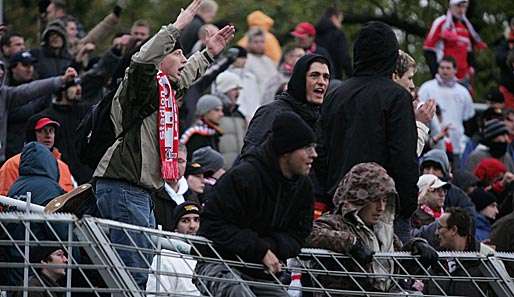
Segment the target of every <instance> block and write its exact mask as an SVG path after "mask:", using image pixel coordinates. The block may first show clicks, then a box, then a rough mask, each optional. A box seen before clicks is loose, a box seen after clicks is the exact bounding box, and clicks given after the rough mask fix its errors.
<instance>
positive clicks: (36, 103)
mask: <svg viewBox="0 0 514 297" xmlns="http://www.w3.org/2000/svg"><path fill="white" fill-rule="evenodd" d="M51 103H52V97H51V96H42V97H39V98H35V99H34V100H32V101H30V102H28V103H27V104H25V105H22V106H18V107H16V108H14V109H12V110H11V111H9V115H8V117H7V147H6V150H5V156H6V160H7V159H9V158H10V157H12V156H14V155H16V154H19V153H20V152H21V150H22V149H23V143H24V142H25V128H26V126H27V121H28V119H29V118H30V117H31V116H33V115H35V114H37V113H39V112H41V111H43V110H44V109H45V108H47V107H48V106H49V105H50V104H51Z"/></svg>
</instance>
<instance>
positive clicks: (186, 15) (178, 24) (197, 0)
mask: <svg viewBox="0 0 514 297" xmlns="http://www.w3.org/2000/svg"><path fill="white" fill-rule="evenodd" d="M202 1H203V0H193V2H191V4H189V6H188V7H187V8H186V9H183V8H181V9H180V14H179V15H178V17H177V19H176V20H175V23H173V25H174V26H175V28H177V29H178V30H182V29H184V28H185V27H186V26H187V25H189V23H191V21H192V20H193V17H194V16H195V15H196V13H197V12H198V9H199V8H200V5H202Z"/></svg>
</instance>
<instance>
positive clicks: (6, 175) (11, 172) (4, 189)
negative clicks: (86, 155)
mask: <svg viewBox="0 0 514 297" xmlns="http://www.w3.org/2000/svg"><path fill="white" fill-rule="evenodd" d="M52 153H53V155H54V156H55V158H56V159H57V165H58V166H59V185H60V186H61V188H62V189H63V190H64V191H65V192H69V191H71V190H73V178H72V176H71V172H70V168H68V165H66V163H64V162H63V161H61V153H60V152H59V150H58V149H57V148H54V149H53V151H52ZM20 158H21V154H17V155H15V156H13V157H11V158H10V159H9V160H7V161H5V163H4V165H3V166H2V168H0V195H4V196H5V195H7V193H8V192H9V189H10V188H11V186H12V185H13V184H14V182H15V181H16V179H17V178H18V176H19V175H20V172H19V168H20Z"/></svg>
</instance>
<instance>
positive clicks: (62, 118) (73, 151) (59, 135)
mask: <svg viewBox="0 0 514 297" xmlns="http://www.w3.org/2000/svg"><path fill="white" fill-rule="evenodd" d="M88 109H89V107H88V106H86V105H82V104H74V105H59V104H55V103H54V104H52V105H51V106H50V107H48V108H47V109H45V110H43V111H42V112H41V113H40V114H41V115H44V116H47V117H49V118H51V119H52V120H54V121H57V122H58V123H59V124H60V125H61V126H60V127H59V129H57V130H56V131H55V147H57V148H58V149H59V151H60V152H61V154H62V158H61V159H62V160H63V161H64V163H66V164H68V166H69V167H70V171H71V174H72V175H73V177H74V178H75V179H76V180H77V182H78V183H79V184H83V183H85V182H87V181H89V180H90V179H91V176H92V175H93V170H92V169H91V168H89V167H88V166H87V165H84V164H82V163H80V158H79V151H78V149H77V145H76V143H77V140H78V139H77V137H78V135H77V133H76V129H77V127H78V125H79V124H80V122H81V121H82V118H83V117H84V115H85V114H86V113H87V111H88Z"/></svg>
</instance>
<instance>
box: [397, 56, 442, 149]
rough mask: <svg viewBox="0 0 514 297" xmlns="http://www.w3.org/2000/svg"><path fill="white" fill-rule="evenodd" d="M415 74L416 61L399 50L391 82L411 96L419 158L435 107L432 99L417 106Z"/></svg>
mask: <svg viewBox="0 0 514 297" xmlns="http://www.w3.org/2000/svg"><path fill="white" fill-rule="evenodd" d="M415 73H416V61H415V60H414V58H412V57H411V56H410V55H409V54H407V53H406V52H404V51H402V50H399V55H398V61H397V62H396V68H395V70H394V72H393V81H394V82H395V83H397V84H399V85H400V86H402V87H404V88H405V89H406V90H407V91H409V93H411V95H412V99H413V100H414V101H413V106H414V110H415V111H414V112H415V116H416V127H417V131H418V142H417V144H418V145H417V149H416V153H417V154H418V156H421V153H422V152H423V149H424V148H425V143H426V142H427V141H428V132H429V128H428V125H429V124H430V122H431V121H432V118H433V117H434V114H435V110H436V105H435V101H434V100H433V99H429V100H428V101H427V102H426V103H425V104H419V100H417V94H416V86H415V85H414V80H413V78H414V74H415Z"/></svg>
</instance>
